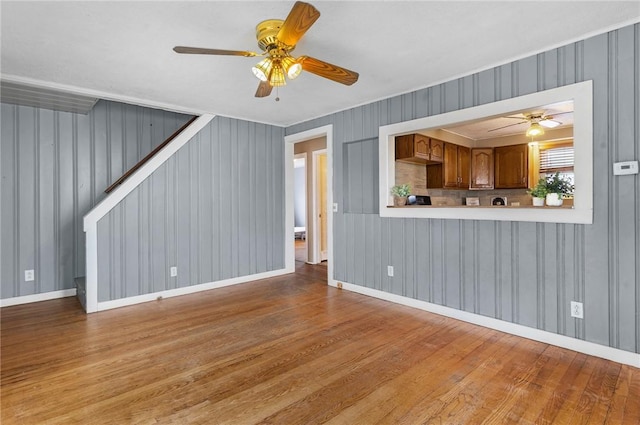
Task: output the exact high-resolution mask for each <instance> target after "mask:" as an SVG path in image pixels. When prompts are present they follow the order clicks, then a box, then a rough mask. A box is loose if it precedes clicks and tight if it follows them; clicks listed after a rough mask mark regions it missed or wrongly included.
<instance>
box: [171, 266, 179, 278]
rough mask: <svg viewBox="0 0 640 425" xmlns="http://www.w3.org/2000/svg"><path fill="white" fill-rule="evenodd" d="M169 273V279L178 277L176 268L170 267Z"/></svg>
mask: <svg viewBox="0 0 640 425" xmlns="http://www.w3.org/2000/svg"><path fill="white" fill-rule="evenodd" d="M169 272H170V274H171V277H176V276H178V268H177V267H171V269H169Z"/></svg>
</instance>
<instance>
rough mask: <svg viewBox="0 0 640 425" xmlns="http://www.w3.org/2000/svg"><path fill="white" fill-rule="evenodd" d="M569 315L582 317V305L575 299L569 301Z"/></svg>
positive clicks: (577, 317)
mask: <svg viewBox="0 0 640 425" xmlns="http://www.w3.org/2000/svg"><path fill="white" fill-rule="evenodd" d="M571 317H575V318H576V319H584V310H583V305H582V303H580V302H577V301H571Z"/></svg>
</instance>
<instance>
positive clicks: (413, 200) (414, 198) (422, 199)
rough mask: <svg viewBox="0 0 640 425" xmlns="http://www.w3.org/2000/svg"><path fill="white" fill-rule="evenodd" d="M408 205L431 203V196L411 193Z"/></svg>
mask: <svg viewBox="0 0 640 425" xmlns="http://www.w3.org/2000/svg"><path fill="white" fill-rule="evenodd" d="M407 205H431V197H430V196H425V195H409V197H408V198H407Z"/></svg>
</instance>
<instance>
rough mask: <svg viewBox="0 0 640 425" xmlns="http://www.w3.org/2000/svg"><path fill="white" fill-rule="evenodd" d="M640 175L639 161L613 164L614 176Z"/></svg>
mask: <svg viewBox="0 0 640 425" xmlns="http://www.w3.org/2000/svg"><path fill="white" fill-rule="evenodd" d="M625 174H638V161H624V162H616V163H614V164H613V175H614V176H623V175H625Z"/></svg>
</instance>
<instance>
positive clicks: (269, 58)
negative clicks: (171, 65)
mask: <svg viewBox="0 0 640 425" xmlns="http://www.w3.org/2000/svg"><path fill="white" fill-rule="evenodd" d="M319 17H320V12H318V10H317V9H316V8H315V7H313V6H312V5H311V4H309V3H304V2H301V1H297V2H296V3H295V4H294V5H293V8H292V9H291V11H290V12H289V15H288V16H287V18H286V19H285V20H284V21H283V20H281V19H268V20H266V21H262V22H260V23H259V24H258V25H257V26H256V39H257V40H258V46H259V47H260V49H261V50H262V53H255V52H250V51H242V50H221V49H204V48H200V47H186V46H176V47H174V48H173V50H174V51H175V52H176V53H187V54H200V55H227V56H245V57H254V56H264V57H265V58H264V59H263V60H261V61H260V62H259V63H257V64H256V65H255V66H253V68H252V71H253V74H254V75H255V76H256V77H257V78H258V79H259V80H260V83H259V85H258V90H257V91H256V95H255V96H256V97H266V96H269V95H270V94H271V90H272V88H273V87H280V86H284V85H285V84H286V79H285V76H286V77H287V78H289V79H290V80H293V79H294V78H296V77H297V76H298V75H300V73H301V72H302V71H303V70H304V71H308V72H310V73H312V74H315V75H318V76H320V77H324V78H328V79H329V80H332V81H335V82H337V83H341V84H345V85H347V86H350V85H352V84H353V83H355V82H356V81H358V73H357V72H354V71H351V70H348V69H346V68H342V67H340V66H337V65H333V64H330V63H328V62H324V61H321V60H319V59H315V58H312V57H310V56H299V57H298V58H295V57H293V56H292V55H291V52H292V51H293V49H294V48H295V47H296V43H297V42H298V41H299V40H300V38H302V36H303V35H304V34H305V33H306V32H307V30H308V29H309V28H311V25H313V23H314V22H315V21H316V20H317V19H318V18H319ZM276 100H279V98H276Z"/></svg>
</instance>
